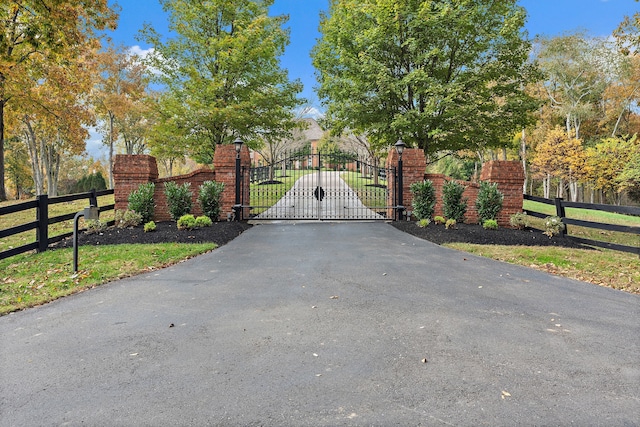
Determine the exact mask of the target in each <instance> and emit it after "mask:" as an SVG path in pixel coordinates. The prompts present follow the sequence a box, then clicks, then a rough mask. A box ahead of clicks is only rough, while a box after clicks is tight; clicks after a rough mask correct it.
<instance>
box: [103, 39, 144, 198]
mask: <svg viewBox="0 0 640 427" xmlns="http://www.w3.org/2000/svg"><path fill="white" fill-rule="evenodd" d="M98 58H99V61H98V64H99V65H98V73H99V79H98V81H97V83H96V85H95V88H94V103H95V106H96V111H97V112H98V116H99V117H100V119H101V120H102V126H101V127H100V129H101V132H102V134H103V136H104V143H105V145H106V146H107V147H109V188H113V173H112V171H113V154H114V146H115V143H116V139H117V137H118V135H121V136H123V137H124V139H125V146H126V148H127V150H126V151H127V154H133V152H134V151H135V150H134V148H135V145H137V142H138V140H139V138H140V132H141V129H140V127H139V126H137V125H138V124H139V123H140V121H142V120H143V119H142V117H141V115H140V112H141V111H144V109H145V107H144V103H143V101H142V99H143V97H144V96H145V89H146V87H147V84H148V78H147V77H146V76H145V68H144V66H143V64H142V63H141V61H140V60H139V59H138V57H136V56H134V55H131V54H130V53H129V52H127V50H126V49H125V48H124V47H123V46H119V47H113V46H109V47H108V48H107V49H105V50H104V51H102V52H101V53H100V55H99V56H98Z"/></svg>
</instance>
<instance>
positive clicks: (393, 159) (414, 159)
mask: <svg viewBox="0 0 640 427" xmlns="http://www.w3.org/2000/svg"><path fill="white" fill-rule="evenodd" d="M386 167H387V169H389V168H392V167H396V168H397V167H398V153H397V152H396V150H395V148H392V149H391V150H390V151H389V155H387V163H386ZM426 168H427V159H426V158H425V156H424V151H422V150H420V149H418V148H405V150H404V152H403V153H402V171H403V173H402V187H403V189H402V193H403V197H402V198H403V200H402V204H403V205H404V207H405V209H407V210H413V208H412V207H411V202H412V201H413V196H412V195H411V191H410V190H409V188H410V187H411V184H413V183H414V182H422V181H423V180H424V173H425V170H426ZM387 184H388V186H389V188H394V189H395V188H396V181H395V177H393V176H389V177H388V180H387ZM393 193H395V191H390V192H389V199H388V200H387V206H392V205H395V203H394V202H395V201H394V199H393V197H394V196H395V197H397V195H394V194H393ZM390 217H393V214H392V215H391V216H390Z"/></svg>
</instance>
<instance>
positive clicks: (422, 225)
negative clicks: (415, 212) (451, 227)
mask: <svg viewBox="0 0 640 427" xmlns="http://www.w3.org/2000/svg"><path fill="white" fill-rule="evenodd" d="M429 224H431V220H430V219H429V218H422V219H421V220H420V221H418V223H417V225H418V227H420V228H425V227H427V226H428V225H429Z"/></svg>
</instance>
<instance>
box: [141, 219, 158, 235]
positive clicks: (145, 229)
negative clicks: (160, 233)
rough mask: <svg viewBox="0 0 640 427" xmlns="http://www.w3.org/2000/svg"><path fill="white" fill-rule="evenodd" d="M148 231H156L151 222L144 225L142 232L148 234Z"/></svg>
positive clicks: (154, 224)
mask: <svg viewBox="0 0 640 427" xmlns="http://www.w3.org/2000/svg"><path fill="white" fill-rule="evenodd" d="M150 231H156V223H155V222H153V221H149V222H148V223H146V224H145V225H144V232H145V233H148V232H150Z"/></svg>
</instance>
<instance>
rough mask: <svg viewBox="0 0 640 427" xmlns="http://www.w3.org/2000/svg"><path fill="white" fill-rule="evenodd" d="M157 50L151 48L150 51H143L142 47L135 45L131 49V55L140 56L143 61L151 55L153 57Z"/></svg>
mask: <svg viewBox="0 0 640 427" xmlns="http://www.w3.org/2000/svg"><path fill="white" fill-rule="evenodd" d="M153 52H155V49H154V48H152V47H150V48H149V49H142V48H141V47H140V46H138V45H135V46H131V47H130V48H129V54H130V55H132V56H139V57H140V58H142V59H145V58H146V57H147V56H149V55H153Z"/></svg>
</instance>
